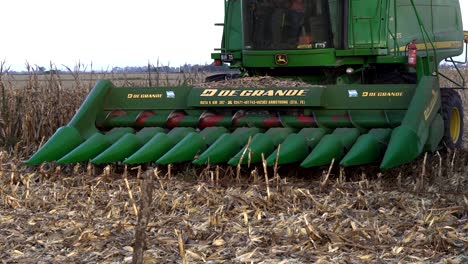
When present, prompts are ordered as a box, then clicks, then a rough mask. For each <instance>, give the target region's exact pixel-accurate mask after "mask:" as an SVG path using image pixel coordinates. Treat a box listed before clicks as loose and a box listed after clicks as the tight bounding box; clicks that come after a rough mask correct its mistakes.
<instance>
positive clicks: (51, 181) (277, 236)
mask: <svg viewBox="0 0 468 264" xmlns="http://www.w3.org/2000/svg"><path fill="white" fill-rule="evenodd" d="M456 156H458V158H455V159H454V160H452V158H453V154H452V155H444V157H443V158H441V159H440V160H438V159H432V158H428V159H426V160H425V162H426V163H424V161H423V160H419V161H418V162H416V163H415V164H412V165H408V166H404V167H403V168H400V169H398V170H394V171H391V172H387V173H377V174H374V171H373V170H372V168H368V171H360V172H359V173H357V172H353V173H352V172H345V171H341V173H340V171H336V172H335V171H332V173H331V174H328V173H327V170H324V171H323V174H321V172H320V171H318V170H317V171H307V172H306V171H300V172H297V173H296V175H288V174H291V171H290V170H287V169H286V170H284V169H283V170H280V171H279V172H278V174H277V175H276V176H275V177H273V176H270V177H268V175H267V176H266V177H265V176H264V175H263V173H262V171H263V170H262V169H261V168H256V169H252V170H251V171H244V173H245V175H248V174H250V176H242V177H241V178H240V179H236V177H235V174H234V173H232V172H229V171H227V172H226V171H222V170H221V171H220V170H219V168H211V169H210V168H207V169H206V170H204V171H202V172H195V171H193V170H191V169H187V170H186V171H185V172H184V173H180V174H177V175H171V174H170V172H167V171H162V170H161V171H157V170H152V169H148V170H146V171H145V172H143V171H138V169H134V170H130V171H129V172H128V173H127V172H117V171H115V170H116V169H115V168H111V167H106V168H104V169H102V170H99V169H98V168H92V167H88V168H84V167H80V166H78V165H77V166H76V167H74V168H66V170H70V171H64V170H65V168H62V169H61V170H62V171H60V168H48V169H47V170H46V169H45V167H43V168H41V170H38V171H29V169H27V168H23V167H20V166H17V165H15V164H17V162H15V161H8V160H9V157H8V156H6V154H5V153H2V162H1V164H2V167H1V170H2V172H1V177H0V179H1V197H2V199H1V208H2V209H1V212H0V215H1V218H0V223H1V226H2V230H1V233H0V242H1V243H0V245H1V246H0V252H2V253H0V257H1V258H2V260H3V261H4V262H5V263H12V262H17V263H24V262H28V261H31V260H35V261H36V260H37V261H38V262H42V263H50V262H63V261H69V262H70V261H71V262H88V263H89V262H98V263H121V262H124V263H125V262H127V263H128V262H130V261H131V259H132V256H133V253H134V247H135V236H136V233H138V232H137V231H136V230H137V229H138V227H139V223H140V225H141V224H142V223H143V221H141V220H140V222H139V221H138V216H140V217H146V218H147V222H146V223H147V229H146V230H147V231H146V243H144V244H143V245H145V247H144V251H145V252H144V259H145V263H176V262H179V263H180V262H181V261H186V262H185V263H203V262H207V263H311V262H321V263H350V262H351V263H356V262H386V263H390V262H392V263H393V262H402V263H414V262H421V263H427V262H435V263H464V262H466V256H464V252H465V250H466V247H467V242H468V235H467V228H468V226H467V224H468V222H467V217H468V215H467V206H468V204H467V202H468V201H467V198H466V193H463V191H466V187H467V182H466V174H464V172H465V171H466V170H467V169H468V168H467V163H468V156H467V153H458V154H456ZM439 162H441V164H442V166H443V168H444V169H443V170H441V169H442V167H439V164H440V163H439ZM452 162H453V164H452ZM457 168H458V169H457ZM178 171H183V170H182V168H178ZM270 173H271V172H270ZM345 173H350V174H351V173H352V176H347V175H346V174H345ZM148 187H151V188H152V190H150V191H148V190H146V188H148ZM145 195H146V196H148V195H149V196H150V197H146V198H145ZM145 199H146V200H149V201H151V202H150V203H147V205H146V207H145V206H143V208H142V201H144V200H145ZM142 214H145V215H143V216H142ZM140 227H141V226H140ZM143 228H144V226H143ZM140 236H141V233H140ZM140 239H141V237H140Z"/></svg>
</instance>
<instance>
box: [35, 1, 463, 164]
mask: <svg viewBox="0 0 468 264" xmlns="http://www.w3.org/2000/svg"><path fill="white" fill-rule="evenodd" d="M281 2H284V3H281ZM220 26H223V27H224V32H223V37H222V47H221V49H219V50H218V51H217V52H216V53H213V54H212V58H213V59H214V61H215V63H216V64H217V65H222V64H223V63H227V64H229V65H230V67H232V68H236V69H239V70H240V72H241V74H240V76H233V75H229V74H226V75H216V76H211V77H208V81H210V82H208V83H205V84H201V85H199V86H194V87H149V88H148V87H146V88H143V87H131V88H123V87H114V85H113V84H112V83H111V82H109V81H105V80H103V81H98V82H97V84H96V86H95V87H94V89H93V90H92V91H91V93H90V94H89V96H88V97H87V99H86V101H85V102H84V103H83V105H82V106H81V108H80V109H79V111H78V112H77V114H76V115H75V116H74V117H73V119H72V120H71V121H70V123H69V124H68V125H67V126H64V127H61V128H60V129H59V130H58V131H57V132H56V133H55V134H54V135H53V136H52V138H51V139H50V140H49V141H48V142H47V143H46V144H45V145H44V146H43V147H42V148H41V149H40V150H39V151H38V152H37V153H35V154H34V155H33V156H32V157H31V158H30V159H29V160H28V161H27V163H28V164H32V165H36V164H40V163H43V162H50V161H57V162H58V163H59V164H69V163H76V162H88V161H90V162H91V163H94V164H106V163H116V162H122V163H124V164H143V163H155V164H172V163H181V162H193V163H194V164H197V165H204V164H208V163H209V164H229V165H238V164H246V163H247V162H251V163H256V162H261V161H262V154H263V155H264V157H265V159H266V161H267V164H268V165H270V166H271V165H273V164H275V162H276V161H277V163H278V164H289V163H297V164H300V166H301V167H305V168H309V167H316V166H322V165H328V164H330V163H331V162H332V160H336V161H337V162H338V161H339V163H340V165H341V166H355V165H362V164H369V163H375V162H380V167H381V168H382V169H389V168H393V167H396V166H399V165H401V164H404V163H408V162H411V161H413V160H414V159H416V158H417V157H418V156H420V155H421V153H423V152H433V151H436V150H437V149H439V148H440V147H442V146H446V147H448V148H451V149H453V148H457V147H460V146H461V143H462V135H463V106H462V101H461V99H460V96H459V94H458V93H457V91H456V90H454V89H447V88H440V87H439V80H440V79H441V78H446V79H449V77H448V76H445V75H444V74H443V73H441V72H439V70H438V66H439V64H440V63H441V62H442V61H444V60H445V61H448V62H451V63H453V66H452V67H453V69H455V70H454V72H456V73H458V75H459V76H458V77H457V78H455V79H457V80H462V81H458V82H457V81H455V80H454V79H449V80H450V81H451V82H453V83H454V84H456V85H457V86H458V87H459V88H460V89H462V88H464V86H465V85H464V84H465V81H464V79H463V76H461V74H460V71H458V68H457V66H456V64H457V63H458V62H456V61H454V60H453V59H452V57H454V56H458V55H460V54H462V53H463V46H464V44H463V42H464V40H465V42H467V41H468V38H465V39H464V32H463V30H462V18H461V11H460V6H459V2H458V0H433V1H427V0H352V1H351V0H304V1H268V0H263V1H261V0H258V1H251V0H225V19H224V23H223V24H220ZM245 76H248V77H245ZM265 76H267V77H265ZM234 77H236V78H234ZM237 77H239V78H237ZM231 78H232V79H231ZM269 83H271V85H270V84H269ZM252 84H253V85H252ZM251 85H252V86H251Z"/></svg>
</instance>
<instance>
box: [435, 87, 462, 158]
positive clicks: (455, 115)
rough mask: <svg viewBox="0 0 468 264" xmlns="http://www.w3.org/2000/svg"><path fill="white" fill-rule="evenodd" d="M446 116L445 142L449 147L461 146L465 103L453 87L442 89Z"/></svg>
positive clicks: (443, 108) (444, 114) (443, 110)
mask: <svg viewBox="0 0 468 264" xmlns="http://www.w3.org/2000/svg"><path fill="white" fill-rule="evenodd" d="M440 92H441V97H442V115H443V118H444V138H443V142H444V144H445V146H446V147H447V148H449V149H455V148H461V147H462V142H463V140H462V139H463V104H462V100H461V98H460V95H459V94H458V92H457V91H455V90H453V89H448V88H445V89H440Z"/></svg>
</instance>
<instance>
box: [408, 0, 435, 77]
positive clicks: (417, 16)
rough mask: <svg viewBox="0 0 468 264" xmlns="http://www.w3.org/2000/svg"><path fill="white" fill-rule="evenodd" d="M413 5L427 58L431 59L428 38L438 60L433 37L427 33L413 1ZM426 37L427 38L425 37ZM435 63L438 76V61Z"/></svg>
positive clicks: (412, 0)
mask: <svg viewBox="0 0 468 264" xmlns="http://www.w3.org/2000/svg"><path fill="white" fill-rule="evenodd" d="M411 5H412V6H413V10H414V13H415V15H416V19H417V20H418V24H419V29H420V30H421V35H422V37H423V41H424V46H425V47H426V56H427V57H429V51H428V50H429V49H428V47H427V41H426V37H427V38H428V40H429V43H430V44H431V46H432V50H433V52H434V56H435V57H436V58H437V50H436V48H435V45H434V43H433V42H432V39H431V37H430V36H429V33H427V30H426V27H425V26H424V24H423V23H422V20H421V17H420V16H419V12H418V10H417V8H416V5H415V4H414V0H411ZM425 35H426V36H425ZM433 61H434V69H435V71H436V73H437V74H439V67H438V65H437V59H435V60H433Z"/></svg>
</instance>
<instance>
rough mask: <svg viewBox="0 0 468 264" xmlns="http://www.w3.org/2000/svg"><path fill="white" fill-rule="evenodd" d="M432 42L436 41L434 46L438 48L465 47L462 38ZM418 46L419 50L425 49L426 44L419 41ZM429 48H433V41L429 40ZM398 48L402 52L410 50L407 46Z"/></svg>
mask: <svg viewBox="0 0 468 264" xmlns="http://www.w3.org/2000/svg"><path fill="white" fill-rule="evenodd" d="M432 43H434V47H435V48H436V49H457V48H461V47H463V41H461V40H459V41H436V42H432ZM416 48H417V49H418V50H425V49H426V45H425V44H424V43H418V44H416ZM427 48H428V49H432V45H431V43H429V42H428V43H427ZM398 50H399V51H401V52H404V51H405V50H408V48H407V47H406V46H401V47H400V48H399V49H398ZM394 51H395V49H392V50H391V52H394Z"/></svg>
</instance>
